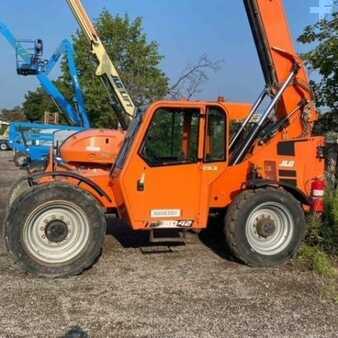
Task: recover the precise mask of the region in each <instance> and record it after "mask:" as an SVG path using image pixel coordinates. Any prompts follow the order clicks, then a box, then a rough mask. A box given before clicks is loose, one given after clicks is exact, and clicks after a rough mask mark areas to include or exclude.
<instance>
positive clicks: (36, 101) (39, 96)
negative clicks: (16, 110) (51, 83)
mask: <svg viewBox="0 0 338 338" xmlns="http://www.w3.org/2000/svg"><path fill="white" fill-rule="evenodd" d="M22 108H23V113H24V114H25V116H26V118H27V120H29V121H42V120H43V116H44V113H45V112H56V111H58V109H57V107H56V105H55V103H54V102H53V100H52V99H51V98H50V97H49V95H48V94H47V93H46V92H45V91H44V90H43V89H42V88H41V87H38V88H37V89H36V90H35V91H28V93H27V94H26V95H25V101H24V103H23V105H22Z"/></svg>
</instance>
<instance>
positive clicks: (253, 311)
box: [0, 153, 338, 337]
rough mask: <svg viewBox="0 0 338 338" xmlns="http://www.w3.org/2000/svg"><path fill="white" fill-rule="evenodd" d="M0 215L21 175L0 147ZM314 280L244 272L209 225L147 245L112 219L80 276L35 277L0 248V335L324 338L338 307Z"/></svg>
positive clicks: (294, 273)
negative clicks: (173, 242) (167, 242)
mask: <svg viewBox="0 0 338 338" xmlns="http://www.w3.org/2000/svg"><path fill="white" fill-rule="evenodd" d="M0 168H1V169H0V170H1V171H0V187H1V189H0V190H1V194H0V198H1V200H0V217H1V220H2V219H3V216H4V211H5V204H6V199H7V193H8V191H9V189H10V186H11V184H12V183H13V181H14V180H15V179H17V178H18V176H20V175H22V174H23V173H21V172H19V171H18V170H16V169H15V168H14V166H13V163H12V162H10V154H9V153H0ZM320 287H322V281H321V280H320V279H318V278H317V277H315V276H314V275H313V274H311V273H309V272H300V271H298V270H296V269H293V267H292V266H286V267H280V268H276V269H251V268H248V267H246V266H243V265H241V264H238V263H236V262H233V261H231V260H229V254H228V252H227V251H226V250H225V249H224V247H223V238H222V236H221V234H220V233H218V232H217V231H210V232H209V233H203V234H201V235H200V236H198V235H194V234H188V238H187V243H186V245H185V246H178V247H172V248H167V247H151V246H148V245H147V236H146V234H144V233H134V232H132V231H130V230H129V229H128V228H127V227H126V226H124V225H122V224H119V223H117V222H114V221H111V222H110V230H109V234H107V237H106V242H105V247H104V250H103V255H102V257H101V258H100V260H99V262H98V263H97V264H96V265H95V266H94V267H93V268H92V269H90V270H88V271H86V272H85V273H84V274H83V275H81V276H78V277H74V278H70V279H66V280H44V279H34V278H32V276H30V275H28V274H26V273H23V272H21V271H20V270H18V269H17V267H16V266H15V265H13V262H12V261H11V260H10V259H9V257H8V256H7V254H6V252H5V250H4V248H3V246H2V245H0V304H1V307H0V337H6V336H13V337H60V336H64V335H65V334H66V332H68V331H69V330H70V329H71V328H72V327H77V330H78V331H79V330H82V331H83V332H86V333H87V334H88V335H90V336H92V337H163V336H165V337H225V336H227V337H231V336H236V337H238V336H252V337H261V336H316V337H319V336H322V337H335V336H336V333H337V332H338V323H337V318H338V306H337V304H334V303H333V302H330V301H328V300H325V299H323V298H322V297H321V293H320Z"/></svg>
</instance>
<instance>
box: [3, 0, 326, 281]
mask: <svg viewBox="0 0 338 338" xmlns="http://www.w3.org/2000/svg"><path fill="white" fill-rule="evenodd" d="M76 2H78V3H79V1H76ZM244 3H245V7H246V10H247V14H248V17H249V21H250V24H251V28H252V32H253V35H254V39H255V43H256V46H257V50H258V54H259V58H260V61H261V65H262V68H263V73H264V76H265V80H266V87H265V88H264V90H263V92H262V94H261V95H260V96H259V98H258V99H257V101H256V102H255V103H254V104H253V105H252V107H251V109H248V106H247V105H241V104H235V103H228V102H224V100H222V99H219V100H218V101H214V102H211V101H159V102H155V103H154V104H152V105H151V106H150V107H149V108H148V109H147V110H146V111H143V112H142V111H138V112H137V113H136V114H135V116H134V118H133V119H132V121H131V123H130V126H129V128H128V131H127V133H126V135H123V136H121V139H120V141H121V146H120V145H119V144H118V143H115V144H111V141H112V139H111V138H110V137H109V135H107V137H102V135H103V134H104V133H105V132H103V133H101V134H100V133H97V134H98V138H97V140H96V135H95V131H87V132H85V134H82V136H80V137H79V138H78V139H77V136H76V135H75V136H71V137H70V139H69V140H66V141H65V142H64V143H63V144H62V145H61V146H60V147H56V149H55V150H54V151H53V152H51V155H50V161H49V165H48V168H47V169H46V171H45V172H41V173H34V174H32V175H30V176H28V177H27V178H26V179H25V180H26V181H27V182H28V183H29V185H30V188H29V189H25V191H23V192H21V193H19V192H17V193H16V194H13V200H12V201H11V203H10V207H9V210H8V215H7V219H6V224H5V239H6V245H7V248H8V251H9V252H10V253H11V254H12V256H13V257H14V259H15V260H16V261H17V262H18V263H19V264H20V265H21V266H22V267H23V268H24V269H25V270H26V271H29V272H32V273H35V274H37V275H40V276H49V277H64V276H69V275H74V274H78V273H81V272H82V271H83V270H84V269H86V268H88V267H90V266H91V265H92V264H93V263H94V262H95V260H96V258H97V257H98V255H99V253H100V251H101V248H102V245H103V241H104V236H105V231H106V219H105V214H107V213H115V214H116V215H117V216H118V217H119V218H120V219H122V220H124V221H127V222H128V223H129V224H130V226H131V227H132V229H134V230H147V231H149V232H150V239H151V240H152V241H155V242H156V241H160V240H161V237H158V235H159V234H160V233H161V231H163V230H167V229H176V230H180V231H187V230H190V229H192V230H196V231H199V230H202V229H205V228H206V227H207V224H208V218H209V214H210V212H211V211H214V210H220V211H226V216H225V221H224V232H225V242H227V244H228V245H229V247H230V248H231V250H232V252H233V254H234V255H235V256H236V257H238V258H239V259H241V260H242V261H243V262H244V263H246V264H248V265H251V266H272V265H276V264H281V263H283V262H285V261H287V260H288V259H289V258H291V257H292V256H294V255H295V253H296V252H297V249H298V248H299V246H300V243H301V241H302V239H303V237H304V233H305V217H304V213H305V211H307V210H308V209H309V208H311V207H312V209H314V210H315V211H321V204H322V198H323V194H324V182H323V176H324V158H323V151H322V150H323V146H324V144H325V140H324V138H322V137H314V136H313V135H312V126H313V123H314V122H315V121H316V119H317V117H318V113H317V111H316V108H315V105H314V102H313V95H312V92H311V89H310V87H309V80H308V76H307V73H306V70H305V67H304V63H303V61H302V60H301V59H300V57H299V56H298V55H297V53H296V51H295V49H294V46H293V42H292V36H291V34H290V32H289V29H288V23H287V18H286V13H285V10H284V7H283V1H282V0H244ZM96 38H98V36H97V35H96ZM115 90H116V88H113V91H115ZM117 102H118V100H117ZM120 106H121V105H120ZM236 118H243V120H244V121H243V123H242V124H241V126H240V127H239V128H238V129H237V130H233V126H232V124H231V121H232V120H233V119H236ZM86 133H87V134H86ZM107 133H108V132H107ZM83 140H84V142H82V141H83ZM77 141H79V143H78V144H77V143H76V142H77ZM68 142H70V143H69V144H72V146H70V147H69V144H68V146H67V143H68ZM84 145H85V146H84ZM107 145H109V146H110V147H111V148H110V149H115V150H118V155H117V157H116V160H114V163H113V165H112V166H111V168H109V169H107V166H108V162H105V163H103V162H102V163H100V161H99V159H100V155H99V154H100V151H99V150H100V149H105V146H107ZM67 147H68V150H67V151H65V149H67ZM62 149H63V152H62ZM68 151H69V153H68ZM110 151H111V150H109V151H108V152H107V153H106V154H105V152H102V153H101V154H102V157H103V158H105V156H108V155H109V154H111V153H109V152H110ZM77 152H79V153H81V156H80V157H79V158H80V159H81V161H79V162H77V163H75V162H76V161H73V159H74V157H73V156H76V154H77ZM67 154H68V155H69V154H71V155H70V156H68V157H67ZM65 158H67V160H65ZM90 159H92V161H90ZM72 161H73V162H72ZM110 161H112V159H111V158H110ZM80 163H81V164H80ZM18 190H20V189H18ZM165 240H168V239H165Z"/></svg>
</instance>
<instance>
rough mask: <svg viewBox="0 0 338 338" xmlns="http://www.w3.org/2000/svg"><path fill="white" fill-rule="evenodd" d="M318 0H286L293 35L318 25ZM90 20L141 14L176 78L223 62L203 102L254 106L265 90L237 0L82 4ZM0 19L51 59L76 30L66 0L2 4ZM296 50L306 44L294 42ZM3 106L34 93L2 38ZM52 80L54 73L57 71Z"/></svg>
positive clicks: (0, 96)
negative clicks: (201, 62) (206, 62)
mask: <svg viewBox="0 0 338 338" xmlns="http://www.w3.org/2000/svg"><path fill="white" fill-rule="evenodd" d="M318 2H319V0H296V1H295V0H285V5H286V8H287V12H288V17H289V21H290V25H291V29H292V32H293V35H294V37H297V36H299V35H300V34H301V32H302V31H303V29H304V27H305V26H306V25H309V24H313V23H314V22H316V21H317V20H318V15H315V14H311V11H310V8H311V7H313V6H317V5H318ZM83 3H84V5H85V6H86V7H87V10H88V12H89V14H90V16H91V17H92V18H96V17H97V16H98V15H99V13H100V11H101V10H102V8H107V9H108V10H109V11H111V12H112V13H113V14H122V15H123V14H124V13H128V14H129V16H130V17H131V18H135V17H136V16H141V17H143V19H144V30H145V32H146V33H147V35H148V38H149V39H150V40H156V41H158V42H159V44H160V52H161V54H162V55H164V56H165V59H164V61H163V63H162V65H161V66H162V68H163V70H164V71H165V72H166V73H167V74H168V76H169V77H170V78H171V79H172V81H174V80H175V79H176V78H177V76H178V75H179V73H180V72H181V71H182V69H183V68H184V67H185V66H186V65H187V64H189V63H193V62H195V61H197V60H198V58H199V56H201V55H203V54H208V55H209V57H210V58H212V59H215V60H216V59H223V60H224V63H223V66H222V69H221V70H220V71H219V72H218V73H217V74H211V75H210V80H209V82H208V83H206V84H205V86H204V88H203V92H202V93H201V95H200V96H201V98H203V99H215V98H216V97H218V96H225V97H227V98H228V99H231V100H236V101H252V100H254V99H255V97H256V96H257V95H258V93H259V92H260V91H261V88H262V87H263V85H264V84H263V77H262V72H261V68H260V66H259V63H258V58H257V53H256V49H255V47H254V44H253V39H252V35H251V31H250V28H249V25H248V21H247V17H246V14H245V10H244V6H243V3H242V1H240V0H210V1H205V0H171V1H170V0H159V1H153V0H83ZM0 21H2V22H3V23H6V24H7V25H8V26H9V28H10V29H11V30H12V31H13V33H14V34H15V35H16V36H17V37H18V38H20V39H23V38H30V39H35V38H42V39H43V40H44V43H45V57H46V58H47V57H49V56H50V54H51V53H52V52H53V50H54V49H55V48H56V47H57V45H58V44H59V43H60V42H61V40H62V39H64V38H66V37H70V35H71V34H72V33H73V32H74V31H75V30H76V29H77V27H78V26H77V23H76V22H75V19H74V18H73V16H72V14H71V12H70V10H69V8H68V7H67V5H66V1H65V0H54V1H46V0H29V1H22V0H11V1H9V0H2V1H1V2H0ZM297 48H298V50H300V49H301V48H302V47H301V46H300V45H298V44H297ZM0 51H1V54H0V61H1V67H0V79H1V82H0V108H5V107H6V108H11V107H13V106H14V105H18V104H21V103H22V101H23V97H24V94H25V92H27V90H29V89H34V88H35V87H36V86H37V85H38V82H37V80H36V79H35V78H34V77H31V78H24V77H18V76H17V74H16V69H15V52H14V50H13V49H12V48H11V47H10V46H9V45H8V43H7V42H6V41H5V40H4V39H3V38H2V37H0ZM53 76H54V77H56V76H57V74H53Z"/></svg>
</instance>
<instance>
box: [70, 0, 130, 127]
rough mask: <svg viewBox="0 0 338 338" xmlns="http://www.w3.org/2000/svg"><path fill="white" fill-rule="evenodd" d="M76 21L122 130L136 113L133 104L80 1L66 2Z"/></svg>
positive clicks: (71, 0)
mask: <svg viewBox="0 0 338 338" xmlns="http://www.w3.org/2000/svg"><path fill="white" fill-rule="evenodd" d="M67 3H68V5H69V7H70V8H71V10H72V12H73V14H74V16H75V18H76V20H77V21H78V23H79V25H80V27H81V29H82V30H83V32H84V34H85V35H86V37H87V39H88V41H89V42H90V44H91V48H92V53H93V54H94V55H95V56H96V59H97V61H98V67H97V70H96V75H97V76H100V77H101V78H102V80H103V83H104V85H105V87H106V88H107V89H108V90H109V93H110V94H112V99H113V103H114V108H115V111H116V113H117V117H118V119H119V122H120V124H121V126H122V128H123V129H126V128H127V127H128V125H129V122H130V119H131V118H133V117H134V115H135V112H136V107H135V104H134V103H133V100H132V98H131V96H130V95H129V93H128V91H127V89H126V87H125V86H124V84H123V82H122V80H121V78H120V75H119V73H118V71H117V69H116V67H115V66H114V64H113V63H112V61H111V59H110V57H109V55H108V53H107V51H106V49H105V47H104V45H103V43H102V41H101V39H100V37H99V35H98V33H97V31H96V29H95V27H94V24H93V23H92V21H91V19H90V17H89V16H88V14H87V12H86V10H85V8H84V6H83V5H82V3H81V1H80V0H67Z"/></svg>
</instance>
